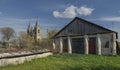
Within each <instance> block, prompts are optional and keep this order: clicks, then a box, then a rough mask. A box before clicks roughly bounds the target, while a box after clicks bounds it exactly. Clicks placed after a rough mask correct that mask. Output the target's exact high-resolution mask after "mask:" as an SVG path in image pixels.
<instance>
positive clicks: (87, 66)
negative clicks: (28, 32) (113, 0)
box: [0, 54, 120, 70]
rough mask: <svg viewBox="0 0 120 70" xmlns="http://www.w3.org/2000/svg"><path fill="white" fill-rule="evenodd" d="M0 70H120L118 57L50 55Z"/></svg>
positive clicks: (0, 69)
mask: <svg viewBox="0 0 120 70" xmlns="http://www.w3.org/2000/svg"><path fill="white" fill-rule="evenodd" d="M0 70H120V56H98V55H82V54H71V55H70V54H63V55H52V56H49V57H45V58H39V59H34V60H32V61H29V62H25V63H23V64H19V65H9V66H6V67H0Z"/></svg>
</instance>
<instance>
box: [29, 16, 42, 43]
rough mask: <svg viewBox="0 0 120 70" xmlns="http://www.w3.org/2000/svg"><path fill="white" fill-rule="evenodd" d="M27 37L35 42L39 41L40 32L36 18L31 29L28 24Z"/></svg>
mask: <svg viewBox="0 0 120 70" xmlns="http://www.w3.org/2000/svg"><path fill="white" fill-rule="evenodd" d="M27 34H28V36H31V37H34V38H35V39H36V40H37V41H38V40H41V30H40V25H39V20H38V18H37V20H36V23H35V26H34V27H33V28H32V26H31V24H30V23H29V25H28V29H27Z"/></svg>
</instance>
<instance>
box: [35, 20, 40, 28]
mask: <svg viewBox="0 0 120 70" xmlns="http://www.w3.org/2000/svg"><path fill="white" fill-rule="evenodd" d="M35 27H40V26H39V20H38V18H37V20H36V25H35Z"/></svg>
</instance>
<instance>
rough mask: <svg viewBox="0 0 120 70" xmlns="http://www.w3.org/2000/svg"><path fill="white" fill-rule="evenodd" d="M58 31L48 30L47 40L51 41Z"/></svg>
mask: <svg viewBox="0 0 120 70" xmlns="http://www.w3.org/2000/svg"><path fill="white" fill-rule="evenodd" d="M57 31H58V30H56V29H51V30H47V38H48V39H51V38H52V37H53V36H54V35H55V34H56V33H57Z"/></svg>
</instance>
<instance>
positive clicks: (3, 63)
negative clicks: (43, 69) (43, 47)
mask: <svg viewBox="0 0 120 70" xmlns="http://www.w3.org/2000/svg"><path fill="white" fill-rule="evenodd" d="M49 55H52V53H51V52H47V53H42V54H34V55H29V56H23V57H22V56H21V57H14V58H3V59H0V66H6V65H9V64H13V65H17V64H20V63H23V62H25V61H31V60H32V59H35V58H42V57H47V56H49Z"/></svg>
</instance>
